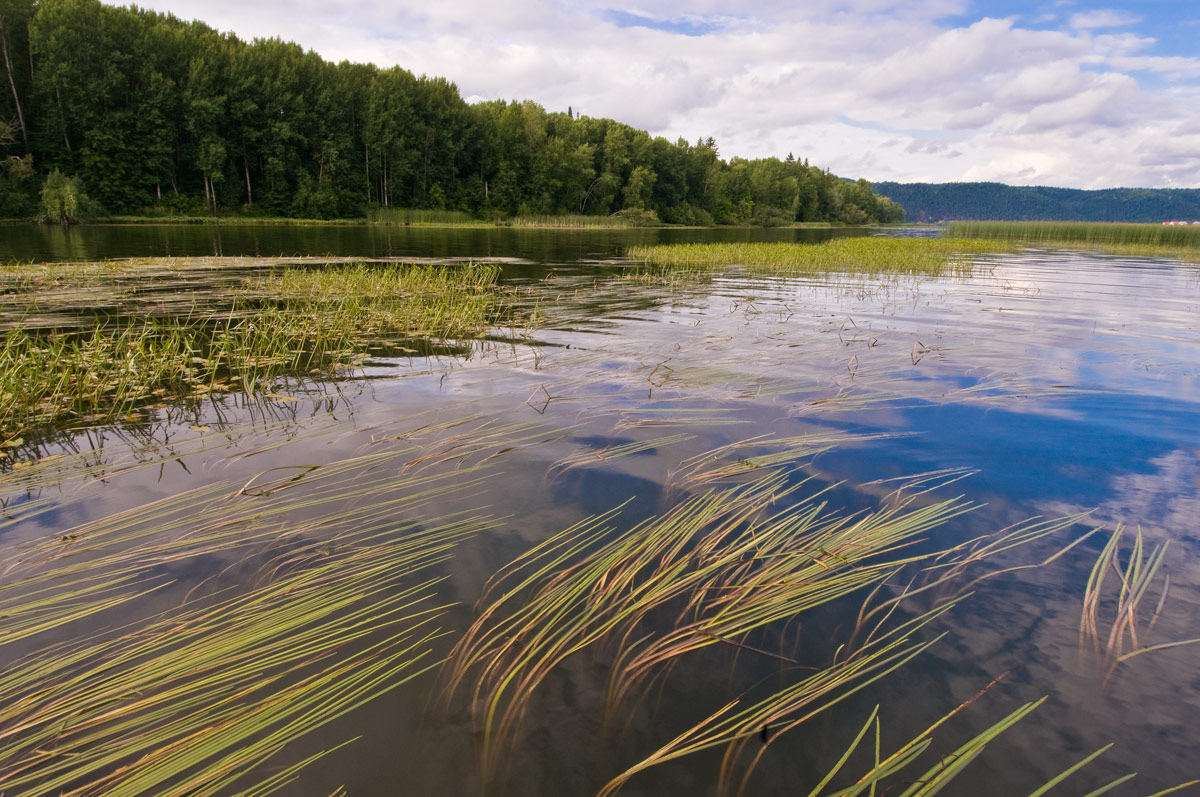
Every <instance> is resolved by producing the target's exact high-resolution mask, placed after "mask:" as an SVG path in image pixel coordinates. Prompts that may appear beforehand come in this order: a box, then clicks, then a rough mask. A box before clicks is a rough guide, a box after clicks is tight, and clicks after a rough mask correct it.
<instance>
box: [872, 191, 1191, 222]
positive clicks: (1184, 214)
mask: <svg viewBox="0 0 1200 797" xmlns="http://www.w3.org/2000/svg"><path fill="white" fill-rule="evenodd" d="M875 190H876V191H878V192H879V193H881V194H885V195H887V196H889V197H891V198H892V199H893V200H895V201H896V202H898V203H900V205H901V206H902V207H903V208H904V213H905V215H906V216H907V218H908V220H909V221H918V222H921V221H950V220H970V221H1118V222H1162V221H1169V220H1172V219H1174V220H1184V221H1194V220H1197V219H1200V189H1194V188H1107V189H1103V190H1099V191H1082V190H1079V189H1075V188H1048V187H1046V186H1013V185H1004V184H1003V183H876V184H875Z"/></svg>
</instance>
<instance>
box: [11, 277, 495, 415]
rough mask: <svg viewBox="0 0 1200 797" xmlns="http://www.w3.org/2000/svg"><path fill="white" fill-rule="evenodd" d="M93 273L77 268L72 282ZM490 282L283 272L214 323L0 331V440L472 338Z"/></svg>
mask: <svg viewBox="0 0 1200 797" xmlns="http://www.w3.org/2000/svg"><path fill="white" fill-rule="evenodd" d="M61 268H62V269H64V270H65V272H66V274H68V275H69V271H70V269H69V267H67V266H63V267H61ZM98 269H99V272H98V271H97V270H98ZM104 273H105V271H104V267H101V266H97V265H96V264H87V265H85V266H84V267H83V269H82V273H81V275H78V278H79V279H81V280H84V281H88V280H95V279H100V278H102V277H103V275H104ZM118 273H122V272H120V271H119V270H118ZM498 276H499V269H498V267H496V266H483V265H466V266H461V267H436V266H402V265H365V264H358V265H339V266H333V267H321V268H289V269H285V270H283V271H282V272H279V273H277V274H273V275H268V276H251V277H247V278H245V279H244V280H243V281H242V282H241V283H240V286H239V287H238V288H237V289H236V292H235V294H234V299H233V306H232V308H231V309H229V310H226V311H222V312H220V313H219V314H218V313H216V312H215V311H213V310H211V309H206V308H203V307H198V308H194V310H193V314H192V315H190V316H189V317H168V318H163V319H156V318H153V317H142V318H140V319H129V320H127V321H124V322H123V323H115V324H114V323H102V324H98V325H96V326H95V327H93V328H91V329H81V330H70V331H53V330H52V331H32V332H31V331H25V330H22V329H20V328H16V329H9V330H5V331H2V332H0V432H3V433H4V434H5V435H9V436H11V435H13V434H16V433H19V432H21V431H23V430H25V429H28V428H30V427H31V426H36V425H53V424H57V423H61V422H64V421H70V420H73V419H79V418H85V419H86V418H93V417H95V416H112V415H116V414H121V413H124V412H128V411H129V410H130V409H131V408H133V407H135V406H137V405H138V404H139V403H142V402H145V401H147V400H152V399H160V398H166V397H172V396H179V395H189V394H204V393H209V392H214V391H221V390H231V389H242V390H245V391H247V392H252V391H253V390H255V389H256V388H257V387H258V386H259V385H260V384H262V383H264V382H269V381H270V380H272V379H274V378H275V377H277V376H279V375H281V374H284V373H305V372H308V371H311V370H313V369H318V370H322V371H329V370H330V369H334V368H337V367H339V366H347V365H352V364H354V363H355V362H356V361H357V358H358V357H359V356H361V354H362V353H363V352H364V351H365V350H366V347H367V346H368V345H369V344H371V343H374V342H377V341H379V340H388V339H393V340H394V339H401V338H405V339H411V338H423V339H431V340H456V339H464V338H477V337H479V336H480V335H482V334H483V332H484V331H485V330H486V329H487V327H488V325H489V323H490V322H491V320H492V314H493V313H494V312H495V310H496V307H497V297H498V292H497V290H496V289H495V282H496V279H497V277H498ZM48 278H50V275H49V274H48V273H45V274H37V275H36V276H35V277H33V279H36V280H44V279H48ZM66 278H69V276H64V277H61V278H59V279H66ZM32 294H33V295H34V296H36V292H32Z"/></svg>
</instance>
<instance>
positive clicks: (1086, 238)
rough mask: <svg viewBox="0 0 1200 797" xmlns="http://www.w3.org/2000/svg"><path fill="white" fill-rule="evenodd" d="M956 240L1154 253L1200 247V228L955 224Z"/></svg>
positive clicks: (952, 228)
mask: <svg viewBox="0 0 1200 797" xmlns="http://www.w3.org/2000/svg"><path fill="white" fill-rule="evenodd" d="M946 234H947V235H948V236H951V237H953V238H974V239H979V238H986V239H991V240H999V241H1014V242H1021V243H1030V244H1040V245H1070V244H1074V245H1084V246H1088V247H1097V248H1109V247H1115V248H1116V250H1117V251H1125V248H1126V247H1133V249H1132V250H1129V253H1130V254H1138V253H1139V249H1140V248H1146V249H1142V250H1141V253H1145V254H1153V253H1155V252H1156V251H1160V250H1162V249H1181V250H1189V249H1191V250H1195V249H1198V248H1200V225H1194V226H1193V225H1187V226H1183V225H1178V226H1169V225H1166V224H1099V223H1090V222H1049V221H1045V222H1041V221H1039V222H1025V221H956V222H953V223H951V224H950V225H949V226H948V227H947V228H946Z"/></svg>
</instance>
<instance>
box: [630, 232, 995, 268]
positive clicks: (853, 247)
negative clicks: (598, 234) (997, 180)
mask: <svg viewBox="0 0 1200 797" xmlns="http://www.w3.org/2000/svg"><path fill="white" fill-rule="evenodd" d="M1008 248H1009V247H1008V246H1007V245H1005V244H1004V243H997V242H992V241H983V240H974V239H962V240H958V239H955V240H947V239H937V238H880V237H854V238H836V239H834V240H831V241H829V242H827V243H822V244H793V243H728V244H720V243H704V244H667V245H661V246H631V247H629V249H628V250H627V251H626V255H627V256H628V257H629V258H631V259H633V260H636V261H641V262H642V263H644V264H645V265H646V266H647V267H649V268H651V269H675V268H683V269H688V270H693V271H703V270H711V269H719V268H728V267H733V266H741V267H744V268H747V269H751V270H755V271H765V272H769V273H773V274H831V273H841V272H845V273H858V274H871V275H890V274H896V275H905V274H912V275H922V276H929V277H937V276H943V275H953V276H967V275H970V274H971V273H972V272H973V271H974V268H975V259H976V258H975V256H976V255H979V254H986V253H994V252H1003V251H1007V249H1008Z"/></svg>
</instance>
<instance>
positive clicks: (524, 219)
mask: <svg viewBox="0 0 1200 797" xmlns="http://www.w3.org/2000/svg"><path fill="white" fill-rule="evenodd" d="M510 224H511V225H512V226H513V227H561V228H571V229H610V228H615V229H623V228H625V227H652V226H658V224H659V221H658V217H657V216H656V215H654V214H653V213H643V214H640V215H613V216H585V215H580V214H578V213H574V214H572V213H564V214H560V215H552V214H545V213H544V214H536V215H529V216H514V217H513V219H512V221H511V222H510Z"/></svg>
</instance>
